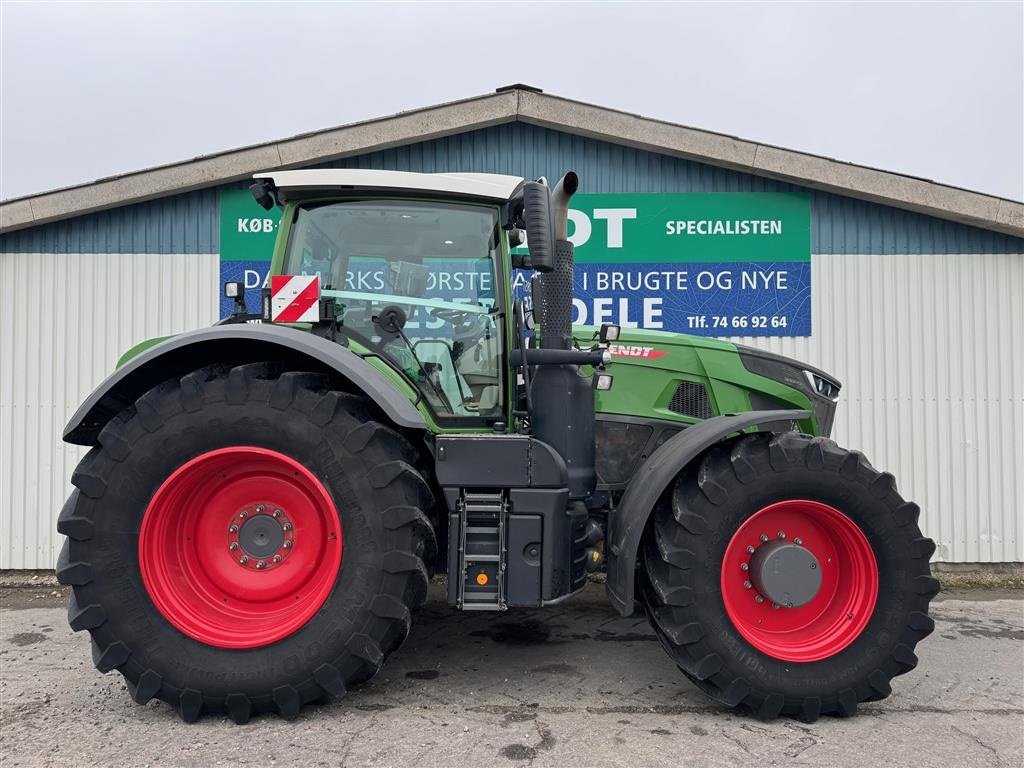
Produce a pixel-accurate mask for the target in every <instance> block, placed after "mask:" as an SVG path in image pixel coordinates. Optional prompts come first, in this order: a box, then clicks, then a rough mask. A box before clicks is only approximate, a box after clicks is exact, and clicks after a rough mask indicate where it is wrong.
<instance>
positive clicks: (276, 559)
mask: <svg viewBox="0 0 1024 768" xmlns="http://www.w3.org/2000/svg"><path fill="white" fill-rule="evenodd" d="M274 562H275V563H280V562H281V556H280V555H274Z"/></svg>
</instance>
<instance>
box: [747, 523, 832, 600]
mask: <svg viewBox="0 0 1024 768" xmlns="http://www.w3.org/2000/svg"><path fill="white" fill-rule="evenodd" d="M750 581H751V584H752V586H753V588H754V589H756V590H757V592H758V594H760V595H763V596H764V597H765V598H767V599H768V600H771V601H772V602H773V603H775V604H776V605H779V606H781V607H783V608H799V607H800V606H802V605H806V604H807V603H809V602H811V600H813V599H814V598H815V596H816V595H817V594H818V590H819V589H821V568H820V567H819V564H818V558H816V557H815V556H814V553H812V552H811V551H810V550H809V549H807V548H806V547H803V546H801V545H800V544H795V543H793V542H788V541H780V540H775V541H769V542H767V543H766V544H762V545H761V546H759V547H757V548H756V549H755V550H754V554H753V555H751V556H750Z"/></svg>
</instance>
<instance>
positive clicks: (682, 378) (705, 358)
mask: <svg viewBox="0 0 1024 768" xmlns="http://www.w3.org/2000/svg"><path fill="white" fill-rule="evenodd" d="M596 332H597V329H596V328H594V327H592V326H576V327H574V328H573V335H574V336H575V338H576V340H577V342H578V343H579V344H580V346H589V345H590V344H591V343H592V340H593V339H594V338H596ZM609 351H610V352H611V355H612V363H611V365H610V366H609V368H608V372H609V373H611V374H612V375H613V376H614V381H615V383H614V386H613V388H612V389H611V390H610V391H607V392H600V393H598V395H599V396H598V400H597V411H598V412H599V413H608V414H621V415H626V416H640V417H644V416H646V417H655V418H664V419H671V420H687V421H695V420H698V419H704V418H708V417H710V416H712V415H718V414H723V413H740V412H744V411H750V410H775V409H786V408H801V409H808V410H812V411H813V412H814V416H815V419H814V420H815V425H814V427H815V428H814V430H813V431H814V432H816V433H817V434H823V435H827V434H828V432H829V431H830V429H831V426H832V421H833V418H834V413H835V407H836V400H837V399H838V396H839V390H840V384H839V382H838V381H837V380H836V378H835V377H834V376H831V375H830V374H828V373H825V372H824V371H822V370H820V369H818V368H816V367H814V366H811V365H807V364H805V363H802V362H800V361H798V360H793V359H791V358H788V357H784V356H782V355H777V354H774V353H772V352H766V351H764V350H761V349H756V348H754V347H747V346H743V345H738V344H733V343H731V342H727V341H721V340H718V339H712V338H706V337H702V336H688V335H686V334H679V333H667V332H664V331H649V330H641V329H635V328H633V329H623V330H622V332H621V334H620V336H619V339H618V341H617V342H615V343H614V344H612V345H611V346H610V348H609ZM684 393H685V396H684ZM809 426H810V425H803V428H804V429H807V428H808V427H809Z"/></svg>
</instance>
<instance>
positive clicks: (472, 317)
mask: <svg viewBox="0 0 1024 768" xmlns="http://www.w3.org/2000/svg"><path fill="white" fill-rule="evenodd" d="M430 315H431V317H436V318H438V319H439V320H444V321H445V322H446V323H451V324H452V325H453V326H454V327H455V329H456V330H461V331H472V330H474V329H475V328H476V327H477V323H476V318H477V317H479V315H478V314H477V313H475V312H462V311H460V310H458V309H442V308H440V307H438V308H435V309H432V310H430Z"/></svg>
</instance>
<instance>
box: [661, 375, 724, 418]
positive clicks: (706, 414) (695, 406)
mask: <svg viewBox="0 0 1024 768" xmlns="http://www.w3.org/2000/svg"><path fill="white" fill-rule="evenodd" d="M668 409H669V410H670V411H672V412H673V413H679V414H682V415H683V416H692V417H693V418H695V419H710V418H711V417H712V416H714V415H715V412H714V410H713V409H712V408H711V398H709V397H708V391H707V389H706V388H705V387H704V385H703V384H696V383H694V382H692V381H681V382H679V386H678V387H676V391H675V394H673V395H672V400H671V401H670V402H669V404H668Z"/></svg>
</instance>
